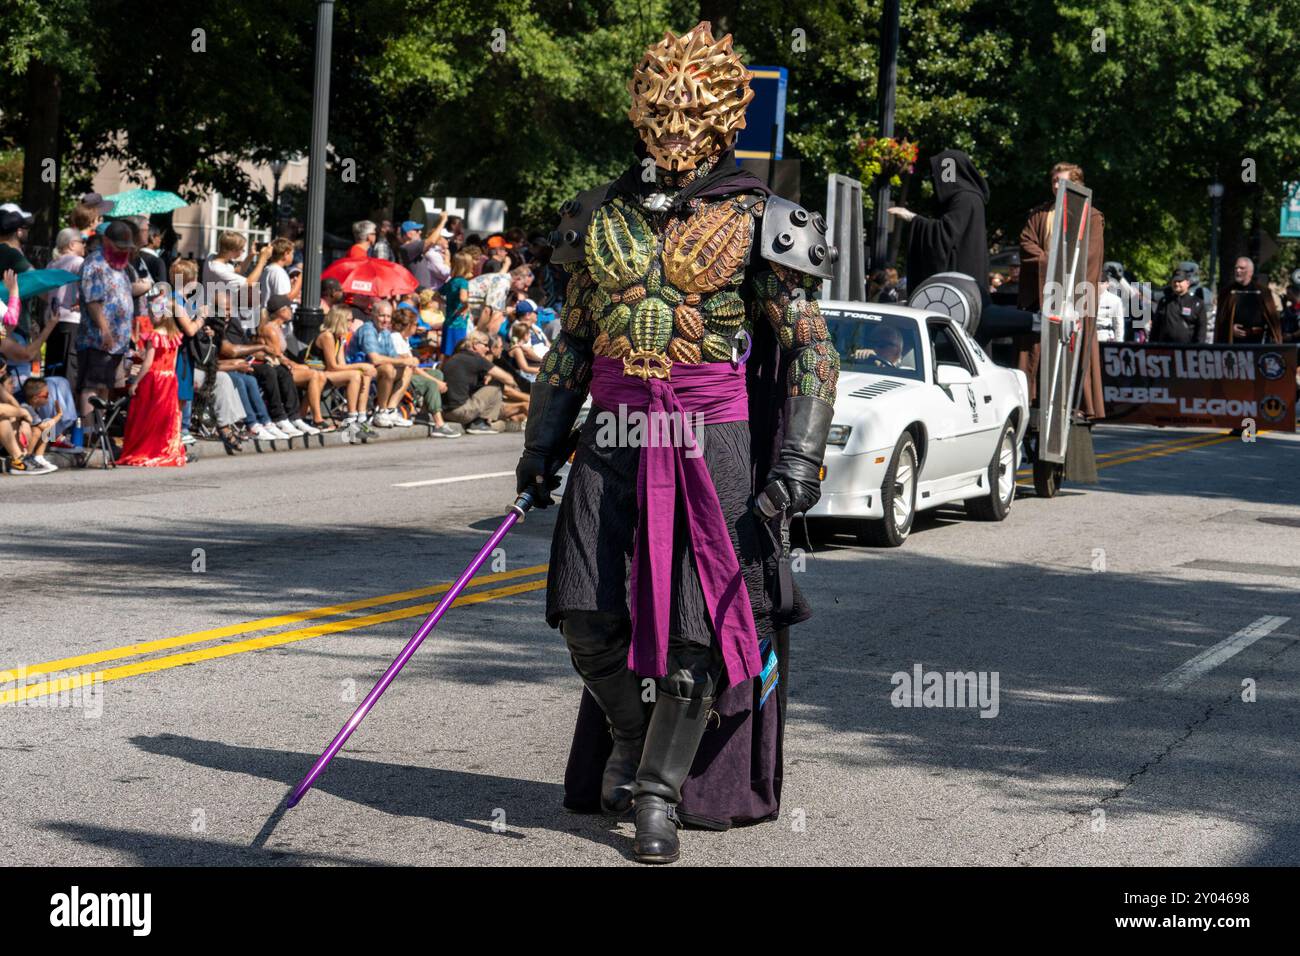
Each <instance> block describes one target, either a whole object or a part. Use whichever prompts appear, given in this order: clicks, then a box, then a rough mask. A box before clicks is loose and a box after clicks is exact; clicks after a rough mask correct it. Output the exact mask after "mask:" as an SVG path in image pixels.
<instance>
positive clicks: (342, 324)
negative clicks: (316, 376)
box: [307, 306, 378, 428]
mask: <svg viewBox="0 0 1300 956" xmlns="http://www.w3.org/2000/svg"><path fill="white" fill-rule="evenodd" d="M351 326H352V310H351V309H348V308H346V307H340V306H335V307H334V308H332V309H330V310H329V312H327V313H326V314H325V321H324V322H322V323H321V327H320V332H319V333H318V334H317V336H316V340H315V341H314V342H312V344H311V345H309V346H308V347H307V361H308V362H313V361H319V362H320V363H321V367H322V368H323V369H324V371H325V379H326V381H328V382H329V383H330V384H332V385H339V386H342V387H343V388H345V389H346V390H347V392H346V393H347V397H348V417H347V418H346V419H344V421H343V427H344V428H350V427H352V426H353V425H356V424H357V423H358V422H360V421H362V420H363V419H365V417H366V406H367V405H369V404H370V383H371V382H373V381H374V380H375V376H376V375H377V374H378V372H377V370H376V369H375V367H374V366H373V365H371V364H370V363H369V362H349V361H347V356H346V350H347V341H348V336H349V335H350V333H349V331H348V329H349V328H351Z"/></svg>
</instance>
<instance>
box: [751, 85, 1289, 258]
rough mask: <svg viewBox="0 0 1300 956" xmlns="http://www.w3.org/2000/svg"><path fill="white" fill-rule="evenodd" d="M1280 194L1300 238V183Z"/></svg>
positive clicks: (1283, 233)
mask: <svg viewBox="0 0 1300 956" xmlns="http://www.w3.org/2000/svg"><path fill="white" fill-rule="evenodd" d="M749 105H750V106H751V107H752V106H753V105H754V104H753V103H750V104H749ZM1282 193H1283V198H1282V219H1281V222H1280V223H1279V225H1278V230H1277V234H1278V236H1279V237H1281V238H1283V239H1296V238H1300V183H1283V184H1282Z"/></svg>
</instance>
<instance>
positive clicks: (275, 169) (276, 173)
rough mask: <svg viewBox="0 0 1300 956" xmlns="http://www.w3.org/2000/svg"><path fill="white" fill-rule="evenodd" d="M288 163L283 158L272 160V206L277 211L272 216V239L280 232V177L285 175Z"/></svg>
mask: <svg viewBox="0 0 1300 956" xmlns="http://www.w3.org/2000/svg"><path fill="white" fill-rule="evenodd" d="M285 165H287V164H286V163H285V161H284V160H283V159H273V160H271V175H272V176H273V177H274V183H273V185H272V187H271V206H272V207H273V208H274V210H275V212H273V213H272V218H271V223H272V225H271V239H272V240H274V239H276V238H277V237H278V236H279V234H280V218H281V217H280V177H281V176H282V175H284V167H285Z"/></svg>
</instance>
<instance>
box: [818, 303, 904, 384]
mask: <svg viewBox="0 0 1300 956" xmlns="http://www.w3.org/2000/svg"><path fill="white" fill-rule="evenodd" d="M822 315H823V316H824V317H825V318H826V327H827V329H829V330H830V334H831V341H832V342H834V343H835V348H836V350H837V351H838V352H839V353H840V368H841V369H842V370H843V371H846V372H871V373H872V374H875V375H893V376H896V377H898V378H911V379H915V380H916V381H918V382H920V381H924V380H925V369H924V368H923V367H922V359H921V348H920V342H919V341H918V336H917V324H916V323H915V322H913V321H912V320H911V319H902V318H899V317H897V316H893V315H882V314H880V313H876V312H849V311H844V310H840V309H834V308H826V307H825V306H823V307H822Z"/></svg>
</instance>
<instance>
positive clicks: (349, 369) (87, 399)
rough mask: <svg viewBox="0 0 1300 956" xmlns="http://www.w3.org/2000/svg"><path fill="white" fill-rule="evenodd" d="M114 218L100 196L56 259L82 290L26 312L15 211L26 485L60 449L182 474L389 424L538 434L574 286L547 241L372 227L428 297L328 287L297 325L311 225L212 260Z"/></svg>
mask: <svg viewBox="0 0 1300 956" xmlns="http://www.w3.org/2000/svg"><path fill="white" fill-rule="evenodd" d="M112 207H113V204H112V203H111V202H106V201H105V200H104V199H103V197H101V196H99V195H98V194H95V193H88V194H86V195H85V196H83V197H82V201H81V202H79V203H78V204H77V205H76V207H75V208H74V210H73V212H72V215H71V216H70V219H69V222H68V224H67V225H66V227H65V228H63V229H61V230H60V231H59V233H58V235H57V238H56V241H55V249H54V255H53V257H52V258H51V261H50V262H49V267H50V268H52V269H60V270H66V271H67V272H69V273H72V274H74V275H75V276H76V277H77V278H76V281H75V282H68V283H67V284H64V285H62V286H60V287H57V288H54V289H53V290H52V291H49V292H45V293H43V294H42V295H40V296H37V297H33V298H31V299H30V300H27V301H25V300H24V299H23V298H22V297H21V296H20V295H19V294H18V283H17V280H16V276H17V274H19V273H21V272H23V271H26V270H27V269H30V268H32V265H31V263H30V262H29V261H28V260H27V258H26V256H25V255H24V244H25V242H26V238H27V236H26V233H27V229H28V227H30V226H31V224H32V221H33V220H32V217H31V216H30V214H28V213H26V212H24V211H23V210H22V209H20V208H18V207H17V206H14V205H12V204H8V205H6V206H3V207H0V278H2V279H3V281H4V283H5V287H6V289H7V290H8V292H9V296H8V303H7V305H6V307H5V312H4V320H5V321H4V323H3V324H0V361H3V363H4V364H3V366H0V448H2V449H3V453H2V454H3V455H4V456H6V457H7V462H6V464H7V470H8V471H9V472H10V473H11V474H15V475H39V474H47V473H49V472H52V471H56V470H57V466H56V465H55V464H54V462H52V461H51V460H50V456H51V454H52V453H53V452H61V453H64V454H66V455H68V456H69V457H70V460H73V461H80V462H84V461H85V460H86V456H88V455H89V453H90V452H91V451H93V450H96V449H98V450H101V451H105V453H106V455H109V456H112V457H113V458H115V459H117V461H118V462H119V463H126V464H134V465H152V466H162V465H173V466H175V465H184V464H185V463H186V462H187V461H188V460H189V459H190V457H191V455H190V454H189V453H187V449H188V448H190V447H191V446H193V445H194V444H195V443H197V442H198V441H199V440H203V439H210V440H213V441H219V442H220V443H221V444H222V446H223V447H224V448H225V450H226V452H227V453H229V454H239V453H240V452H241V451H243V450H244V449H245V448H246V447H247V443H248V442H250V441H255V442H258V443H261V442H276V441H285V440H287V441H288V443H289V445H290V446H292V444H293V441H292V440H293V439H294V438H304V439H305V440H307V439H313V438H314V437H315V436H320V435H323V434H325V433H331V432H339V433H340V434H341V437H342V440H343V441H344V442H345V443H349V444H356V443H362V442H364V441H366V440H368V439H369V438H370V437H372V436H373V435H374V434H375V430H376V429H408V428H413V427H416V426H417V425H423V426H424V427H425V429H426V430H427V434H428V435H429V436H430V437H436V438H459V437H460V436H461V435H462V434H470V435H478V434H490V433H495V432H498V431H505V430H517V429H519V428H521V427H522V422H523V421H524V420H525V419H526V417H527V414H528V403H529V391H530V389H531V385H532V382H533V380H534V379H535V378H536V375H537V372H538V370H539V368H540V364H541V360H542V357H543V356H544V355H545V353H546V351H547V349H548V348H549V347H550V342H551V338H552V337H553V336H554V335H555V334H556V332H557V327H558V320H557V318H556V313H557V310H558V306H559V303H558V301H557V299H556V290H557V289H559V288H562V285H561V283H560V282H558V281H556V278H555V277H554V276H552V275H550V266H549V255H550V249H549V247H548V246H547V245H546V244H545V241H544V239H543V238H542V237H541V236H534V237H532V239H531V241H530V240H529V239H528V238H527V237H526V236H525V235H524V234H523V233H522V232H521V231H519V230H511V231H509V232H506V233H496V234H492V235H487V236H483V235H478V234H472V233H471V234H466V232H465V229H464V223H463V221H461V220H459V219H457V218H455V217H446V216H444V217H442V218H441V219H440V220H439V221H438V222H437V223H434V224H428V225H422V224H420V223H416V222H413V221H408V222H403V223H401V224H400V225H399V226H398V227H397V228H394V226H393V224H392V223H390V222H387V221H384V222H380V223H375V222H371V221H361V222H357V223H355V224H354V225H353V229H352V233H353V238H354V240H355V242H354V245H353V246H352V248H351V249H350V250H349V256H350V257H354V258H362V257H364V258H374V259H384V260H387V261H389V262H393V263H396V264H397V265H400V266H401V267H402V268H403V269H405V270H407V271H408V272H409V273H410V276H411V277H413V280H414V289H413V291H411V292H409V293H403V294H393V295H388V296H374V295H361V294H355V293H353V292H350V291H349V290H348V289H347V288H345V287H344V284H343V283H341V282H340V281H339V280H337V279H331V278H325V279H322V281H321V283H320V289H321V295H320V301H319V303H310V304H311V305H313V306H318V309H316V308H313V309H308V310H306V312H307V313H308V314H310V315H312V316H315V317H316V318H315V322H314V324H309V323H307V322H305V321H304V322H299V320H298V313H299V309H300V308H301V307H302V306H303V305H304V303H303V301H302V297H303V291H304V275H303V266H302V259H303V256H302V243H301V241H300V240H299V239H298V238H297V235H296V233H297V231H298V230H297V229H296V228H295V225H296V224H294V223H289V224H286V228H283V229H282V230H281V235H279V236H278V237H277V238H276V239H275V240H274V241H271V242H267V243H264V244H257V246H256V247H255V248H252V249H250V248H249V241H248V239H247V238H246V237H245V236H244V235H243V234H241V233H238V232H233V231H228V232H223V233H221V234H220V235H219V236H218V237H217V240H216V244H215V245H216V248H215V251H214V252H212V253H211V254H210V255H208V256H206V257H205V258H203V259H202V260H195V259H193V258H180V257H178V256H176V255H175V253H174V250H169V249H167V248H165V246H164V241H163V240H164V235H165V232H164V230H163V229H161V228H160V227H159V226H158V225H157V224H156V223H154V222H151V221H150V219H149V218H148V217H144V216H127V217H113V216H112ZM69 278H70V277H69ZM346 281H347V280H346V278H345V279H344V282H346ZM409 287H410V283H409V282H408V284H407V285H405V286H403V288H409ZM321 316H323V320H322V319H321ZM300 336H301V337H300ZM101 432H102V433H103V434H102V436H101V434H100V433H101ZM316 440H320V439H316ZM304 443H305V442H304ZM260 447H261V446H260V445H259V449H260Z"/></svg>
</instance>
